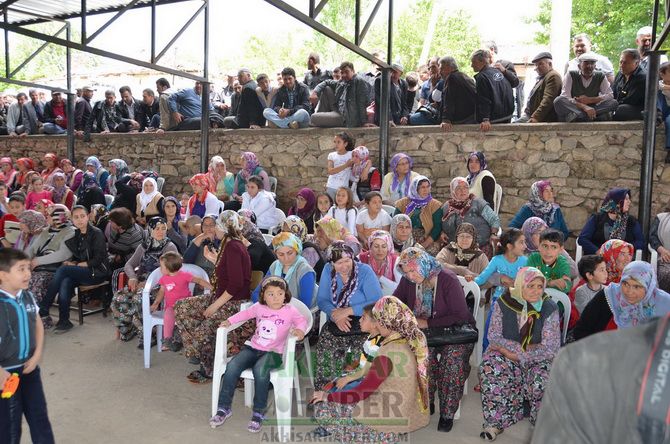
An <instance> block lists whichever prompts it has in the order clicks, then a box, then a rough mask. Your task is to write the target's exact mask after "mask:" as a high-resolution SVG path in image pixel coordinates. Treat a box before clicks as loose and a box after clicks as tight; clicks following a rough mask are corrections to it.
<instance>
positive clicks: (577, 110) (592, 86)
mask: <svg viewBox="0 0 670 444" xmlns="http://www.w3.org/2000/svg"><path fill="white" fill-rule="evenodd" d="M598 60H599V59H598V55H597V54H593V53H589V52H587V53H584V54H582V55H580V56H579V71H568V73H567V74H566V75H565V77H564V78H563V87H562V89H561V95H560V96H558V97H556V100H554V109H555V110H556V115H557V116H558V120H559V121H561V122H573V121H575V120H577V121H582V122H584V121H593V120H610V118H611V117H610V115H611V113H612V112H613V111H614V110H615V109H616V108H617V106H618V102H617V101H616V100H614V95H613V94H612V88H610V83H609V81H608V80H607V77H606V76H605V73H603V72H602V71H596V64H597V62H598Z"/></svg>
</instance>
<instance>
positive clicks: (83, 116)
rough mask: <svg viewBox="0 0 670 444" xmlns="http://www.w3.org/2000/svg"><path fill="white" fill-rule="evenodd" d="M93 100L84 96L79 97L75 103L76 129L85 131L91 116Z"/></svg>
mask: <svg viewBox="0 0 670 444" xmlns="http://www.w3.org/2000/svg"><path fill="white" fill-rule="evenodd" d="M91 111H92V107H91V102H90V101H89V100H87V99H85V98H83V97H79V98H78V99H77V101H76V102H75V104H74V129H75V130H77V131H84V130H85V129H86V123H87V122H88V119H89V117H90V116H91Z"/></svg>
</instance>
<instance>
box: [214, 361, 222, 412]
mask: <svg viewBox="0 0 670 444" xmlns="http://www.w3.org/2000/svg"><path fill="white" fill-rule="evenodd" d="M222 376H223V371H222V369H221V367H219V366H217V365H214V372H213V374H212V416H214V415H216V410H217V409H218V407H219V393H220V392H221V377H222Z"/></svg>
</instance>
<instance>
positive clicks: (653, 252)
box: [647, 244, 658, 276]
mask: <svg viewBox="0 0 670 444" xmlns="http://www.w3.org/2000/svg"><path fill="white" fill-rule="evenodd" d="M647 249H648V250H649V253H650V254H651V258H650V260H649V263H651V266H652V267H654V273H656V275H657V276H658V251H656V250H654V249H653V248H651V245H650V244H647Z"/></svg>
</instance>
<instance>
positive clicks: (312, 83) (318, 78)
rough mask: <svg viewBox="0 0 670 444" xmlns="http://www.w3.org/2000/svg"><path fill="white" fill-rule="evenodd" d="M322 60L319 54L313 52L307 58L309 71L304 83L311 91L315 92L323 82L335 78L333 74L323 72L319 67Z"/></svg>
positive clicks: (326, 71)
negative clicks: (317, 86)
mask: <svg viewBox="0 0 670 444" xmlns="http://www.w3.org/2000/svg"><path fill="white" fill-rule="evenodd" d="M320 60H321V58H320V57H319V54H317V53H315V52H313V53H311V54H310V55H309V57H307V69H308V70H309V71H307V72H306V73H305V80H304V83H305V85H307V87H308V88H309V90H310V91H313V90H314V88H316V85H318V84H319V83H321V82H323V81H324V80H329V79H332V78H333V73H332V72H330V71H328V70H327V69H326V70H321V68H320V67H319V63H320Z"/></svg>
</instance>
